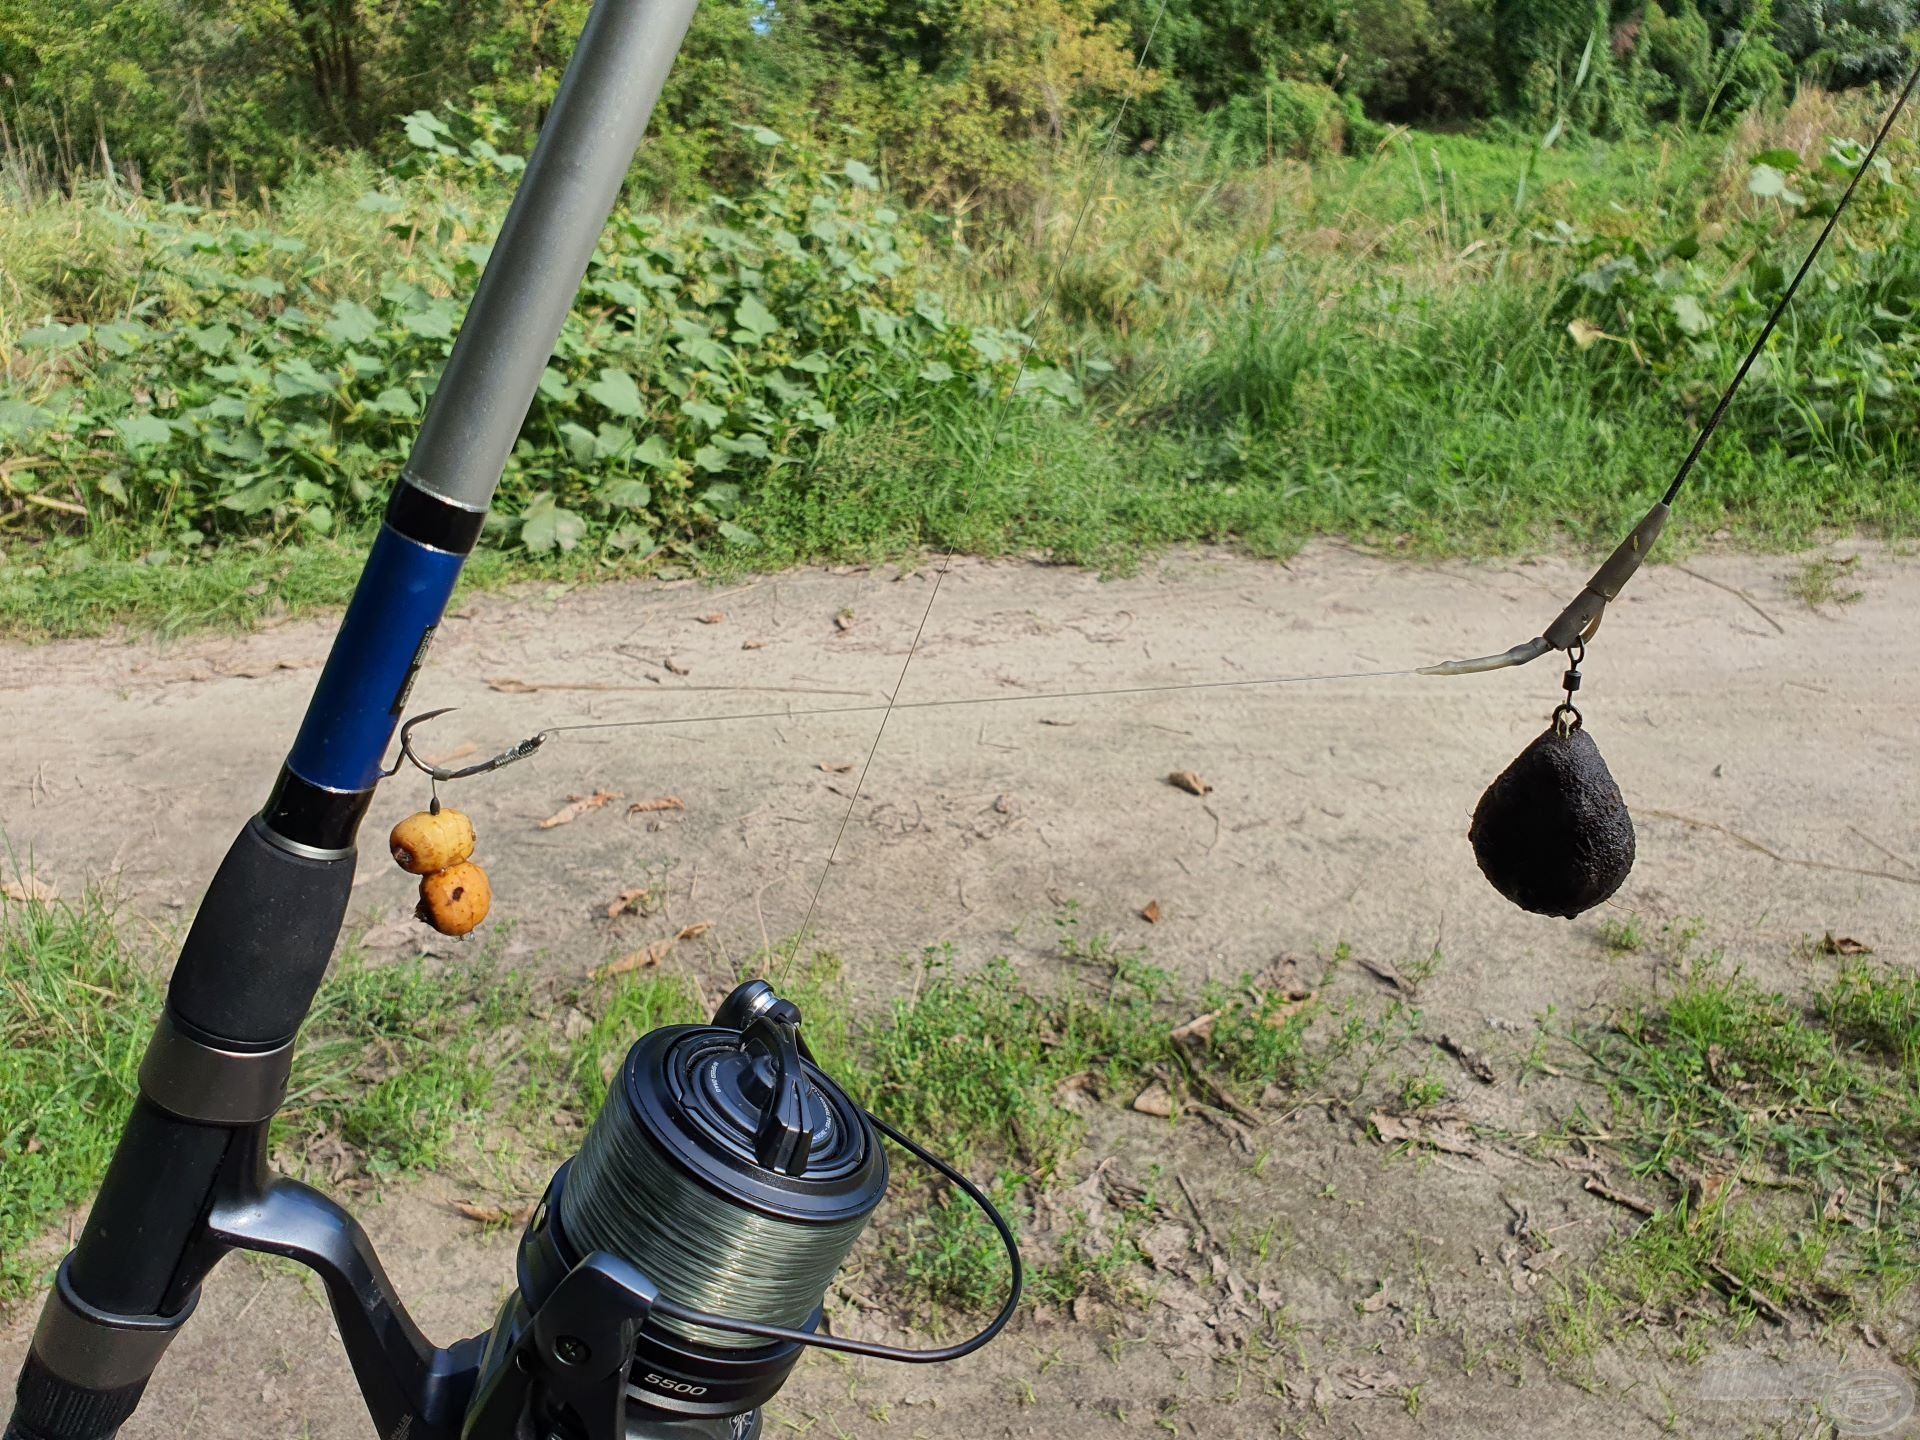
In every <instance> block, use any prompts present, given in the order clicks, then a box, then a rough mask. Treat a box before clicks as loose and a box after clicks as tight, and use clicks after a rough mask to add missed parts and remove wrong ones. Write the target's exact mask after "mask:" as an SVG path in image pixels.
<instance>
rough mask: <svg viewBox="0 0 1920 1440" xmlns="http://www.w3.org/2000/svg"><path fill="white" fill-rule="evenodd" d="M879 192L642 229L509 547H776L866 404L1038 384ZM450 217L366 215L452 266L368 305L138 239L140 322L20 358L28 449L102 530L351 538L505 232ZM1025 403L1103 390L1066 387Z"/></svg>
mask: <svg viewBox="0 0 1920 1440" xmlns="http://www.w3.org/2000/svg"><path fill="white" fill-rule="evenodd" d="M409 128H410V130H411V131H413V132H414V133H415V135H416V137H417V139H418V141H419V144H420V146H421V148H422V150H423V151H424V152H425V153H426V154H427V155H428V156H430V157H432V159H433V160H434V161H435V162H452V163H453V164H455V165H460V166H466V167H473V168H479V169H482V170H485V171H488V172H498V171H503V170H504V171H511V170H512V169H513V168H515V167H516V166H517V164H518V161H517V159H516V158H515V157H509V156H503V155H501V154H500V153H499V152H498V151H497V150H495V149H494V147H493V146H492V145H491V143H490V142H489V141H487V140H486V139H485V138H483V137H481V136H474V137H472V138H470V139H468V140H467V142H466V143H465V144H464V145H463V146H456V145H455V144H453V143H451V139H450V137H451V132H450V130H449V128H448V126H446V125H445V124H444V123H443V122H441V121H440V120H438V119H436V118H435V117H433V116H430V115H421V116H416V117H414V118H413V119H412V120H411V121H410V122H409ZM762 136H763V139H764V141H765V143H766V145H767V146H768V147H775V146H779V145H780V144H781V141H780V137H778V136H776V135H773V134H772V133H771V132H762ZM440 168H441V167H440V166H439V165H438V164H437V165H436V170H438V169H440ZM876 185H877V182H876V181H875V180H874V178H873V176H872V175H871V173H870V172H869V171H867V169H866V168H865V167H864V166H862V165H860V164H858V163H857V162H848V163H847V164H846V165H845V166H844V167H843V168H842V169H841V170H840V171H838V172H837V173H832V174H830V173H828V172H827V171H826V170H825V169H824V168H823V167H822V166H821V164H820V163H819V162H818V160H817V158H816V157H812V156H810V155H806V154H805V153H804V152H802V153H799V154H797V155H794V156H792V157H791V158H790V159H789V161H788V162H787V163H786V164H783V165H782V166H781V168H779V169H778V170H776V171H775V172H774V173H773V174H771V175H770V176H769V177H768V178H767V179H766V180H765V182H764V183H763V184H761V185H760V186H759V187H757V188H756V189H754V190H752V191H751V192H749V193H748V194H747V195H746V196H745V197H743V198H742V199H740V200H737V201H729V202H725V203H724V204H722V203H720V202H715V203H714V205H713V206H712V207H710V208H708V209H707V210H705V211H703V212H700V213H695V214H693V215H690V216H688V217H686V218H685V219H683V220H680V221H678V222H668V221H662V220H658V219H655V218H652V217H646V216H638V215H633V216H623V217H621V218H620V219H618V220H616V222H615V223H614V224H613V226H612V227H611V228H610V229H609V231H608V234H607V237H606V240H605V242H604V243H603V245H602V247H601V250H600V253H599V254H598V255H597V256H596V257H595V259H594V261H593V264H592V265H591V267H590V269H589V272H588V275H587V279H586V283H585V286H584V289H583V297H584V298H583V303H582V305H581V306H580V307H578V308H577V309H576V311H575V312H574V314H573V316H572V317H571V318H570V320H569V322H568V324H567V327H566V329H565V331H564V332H563V333H562V335H561V338H560V341H559V344H558V345H557V347H556V349H555V351H554V354H553V358H552V362H551V364H550V365H549V367H548V369H547V371H546V374H545V377H544V378H543V380H542V382H541V386H540V392H539V395H538V397H537V398H536V400H535V403H534V408H533V411H532V413H531V414H530V416H529V417H528V420H527V423H526V426H525V428H524V431H523V434H522V439H521V442H520V444H519V447H518V449H517V450H516V452H515V455H514V458H513V463H512V465H511V467H510V473H509V477H508V480H507V482H506V488H505V490H504V493H503V497H502V500H503V503H502V506H501V507H500V510H499V511H498V513H497V516H496V519H497V521H498V524H499V526H500V528H501V530H502V531H504V533H505V534H506V535H510V536H511V537H513V539H515V540H517V542H518V544H519V545H520V546H521V547H522V548H524V549H525V550H527V551H529V552H531V553H533V554H536V555H537V554H545V553H548V552H552V551H555V550H571V549H573V548H574V547H575V546H576V545H577V544H578V543H579V542H580V541H581V539H582V538H584V537H585V536H586V534H587V533H588V530H589V526H590V525H591V526H592V527H593V528H594V529H595V530H596V531H598V532H599V536H600V542H601V546H602V547H603V548H604V549H605V550H607V551H609V552H612V553H625V552H637V553H639V554H642V555H644V554H647V553H650V552H651V551H652V550H653V549H654V548H655V539H656V534H657V533H658V532H661V531H668V532H684V531H686V530H688V529H689V528H692V529H694V530H697V531H700V532H703V533H712V534H714V535H717V537H718V538H719V539H720V540H722V541H723V542H727V543H733V544H737V545H743V546H752V545H754V544H755V543H756V537H754V536H753V535H752V534H751V533H750V532H749V531H747V530H745V529H744V528H743V527H741V526H740V525H738V524H736V523H735V522H734V520H733V519H732V518H731V517H732V516H733V515H734V514H735V513H736V512H737V511H738V510H739V508H740V505H741V501H742V495H743V490H744V489H745V488H747V487H755V488H757V487H758V486H759V485H760V484H762V483H763V482H764V480H765V477H766V476H768V475H769V474H771V473H773V472H774V471H777V470H778V469H779V468H781V467H784V466H792V465H797V464H803V463H805V461H806V460H807V459H808V458H809V457H810V456H811V455H812V453H813V452H814V451H815V450H816V449H817V448H818V445H819V441H820V438H821V437H822V436H823V435H826V434H828V433H830V432H831V431H832V430H833V429H834V428H835V427H836V426H837V424H838V423H839V416H838V414H837V411H839V410H844V409H845V407H846V406H847V405H848V404H849V403H850V399H851V398H852V397H859V396H861V395H863V394H866V393H869V392H886V393H890V394H892V395H894V396H896V397H898V398H899V401H900V403H901V404H903V405H913V406H926V405H930V404H937V403H938V394H939V392H940V391H942V390H943V389H945V390H958V391H961V392H964V393H969V394H972V393H976V392H977V393H990V392H992V391H993V390H994V389H995V388H996V387H997V386H999V385H1000V384H1001V382H1002V381H1003V380H1004V381H1005V382H1006V383H1011V376H1012V367H1013V365H1014V363H1015V361H1016V360H1017V358H1018V356H1019V353H1020V350H1021V348H1022V345H1023V343H1024V337H1021V336H1018V335H1015V334H1012V333H1010V332H1005V331H1000V330H996V329H994V328H992V327H989V326H964V325H960V324H957V323H953V322H950V321H949V319H948V317H947V314H946V309H945V306H944V304H943V303H942V301H941V300H940V299H939V297H938V296H936V295H934V294H932V293H930V292H928V291H926V290H924V289H918V288H916V286H915V285H914V272H913V266H912V262H911V259H910V252H911V248H912V247H911V244H910V241H909V240H908V237H906V236H905V235H904V234H903V232H902V228H901V217H900V215H899V212H897V211H896V210H893V209H891V208H889V207H888V206H886V205H885V204H884V203H883V202H882V201H880V200H879V199H878V198H876V197H874V196H873V194H872V192H873V191H874V190H875V189H876ZM448 193H449V192H448V191H447V190H446V189H445V188H443V187H438V186H433V187H429V188H427V189H426V190H425V191H424V192H422V191H420V190H415V191H413V192H410V193H409V192H402V193H396V192H395V191H394V190H392V189H388V188H384V187H383V188H378V189H372V190H369V191H367V192H366V193H365V194H363V195H362V196H361V197H360V199H359V202H358V203H359V205H360V207H361V208H362V209H363V210H366V211H369V212H372V213H375V214H379V215H381V216H382V217H383V218H384V220H385V226H384V228H385V230H386V232H387V234H388V235H389V237H390V238H391V240H392V243H393V244H394V245H395V246H396V247H398V248H400V249H401V250H402V251H403V252H404V251H406V250H408V249H412V248H413V247H414V242H415V241H416V240H417V239H418V238H419V237H420V236H421V235H422V233H423V232H431V233H435V234H437V235H438V236H439V237H440V239H441V241H442V243H441V244H436V245H427V246H421V247H419V248H418V249H417V250H415V251H414V255H415V259H414V262H413V263H412V264H408V265H403V266H401V267H399V268H398V269H397V270H396V271H395V272H393V273H389V274H386V275H370V276H368V277H367V282H368V283H367V284H365V285H363V286H361V287H358V290H359V293H355V292H354V291H353V290H346V289H345V287H343V286H342V285H341V283H340V281H341V279H342V277H341V276H340V275H339V274H338V271H337V267H332V266H328V265H327V264H325V262H324V261H322V262H320V263H313V262H311V261H309V259H308V247H307V245H306V244H305V243H304V242H303V241H301V240H300V239H298V238H297V237H293V236H287V235H282V234H276V233H273V232H271V231H264V230H256V229H247V228H241V227H231V226H230V227H222V228H219V229H217V230H209V229H207V228H206V227H202V226H198V225H196V224H194V223H193V221H194V220H195V218H196V216H197V211H196V210H195V207H192V206H186V205H173V206H167V207H163V208H162V209H161V210H160V211H159V212H158V213H157V214H145V213H140V212H134V213H129V214H126V215H124V216H121V217H120V223H121V224H122V225H123V226H124V227H125V231H126V243H128V244H130V245H132V246H134V247H135V248H137V249H138V250H139V251H140V252H141V254H142V255H143V257H145V265H144V271H143V273H142V274H141V276H140V277H139V279H138V280H137V282H135V286H134V288H135V290H137V291H138V292H141V293H140V294H139V298H134V296H133V295H129V297H128V301H127V303H126V304H125V305H124V306H123V307H119V318H115V319H111V320H105V321H101V322H99V323H94V324H77V325H65V324H58V323H56V324H53V325H47V326H39V327H35V328H32V329H29V330H26V331H25V332H23V333H22V334H21V335H19V337H18V342H17V343H18V344H19V345H20V346H21V347H22V349H24V350H26V351H28V352H29V353H33V352H40V353H42V354H44V356H45V358H44V360H43V361H42V363H41V364H40V366H39V367H38V371H37V379H38V381H39V388H40V389H41V391H42V392H43V393H44V400H43V402H42V403H40V404H35V403H33V402H32V401H30V400H26V399H20V398H16V399H13V400H11V401H10V402H8V404H7V408H6V410H5V411H4V413H0V430H5V431H7V432H10V433H11V434H12V435H14V436H15V437H17V438H19V439H20V440H22V441H23V442H24V444H23V446H22V448H23V450H24V452H25V461H26V466H27V467H35V468H47V469H54V470H57V471H58V472H59V473H61V474H62V475H64V476H67V477H73V478H77V479H78V480H79V481H80V483H81V485H82V488H83V491H84V493H86V495H87V497H88V504H89V505H90V506H93V507H95V508H96V509H97V510H98V511H100V512H102V513H103V517H105V518H110V520H111V521H112V522H113V523H125V524H130V525H133V526H139V527H145V528H147V529H149V530H152V531H159V532H163V533H168V534H170V535H171V536H172V537H173V548H178V549H188V550H190V549H194V548H198V547H200V546H202V545H204V544H206V543H207V542H208V541H209V540H210V539H217V538H222V537H226V536H231V535H233V534H235V533H243V532H245V531H248V530H252V531H255V532H258V531H270V532H276V533H287V532H289V531H305V532H309V533H312V534H318V535H327V534H331V533H332V532H333V530H334V529H335V526H336V525H337V524H338V523H339V520H340V517H342V516H353V517H355V518H363V517H365V516H367V515H369V514H371V513H373V512H374V511H375V510H376V509H377V506H378V504H379V503H380V502H381V500H382V499H383V498H384V496H385V495H386V493H387V491H388V489H389V488H390V486H391V484H392V481H393V478H394V475H395V473H396V471H397V467H398V462H399V458H400V456H401V455H402V454H403V453H404V449H405V446H406V443H407V442H408V441H409V440H410V438H411V436H412V434H413V432H414V430H415V428H416V427H417V424H418V421H419V419H420V416H421V414H422V413H423V410H424V408H425V404H426V401H427V398H428V397H429V396H430V395H431V393H432V390H433V386H434V383H435V381H436V380H437V378H438V374H439V371H440V369H441V367H442V366H443V365H444V364H445V362H446V358H447V355H448V353H449V352H450V350H451V348H452V337H453V334H454V331H455V329H456V328H457V326H458V322H459V319H460V314H461V305H460V303H459V301H457V300H456V299H455V298H454V297H455V296H465V295H466V294H468V293H470V292H471V290H472V288H473V284H474V282H475V280H476V279H477V277H478V274H479V267H480V264H481V263H482V262H483V261H484V259H485V255H486V249H487V247H486V245H485V243H483V242H482V241H481V240H479V239H477V238H474V239H467V240H462V239H460V238H459V237H461V236H477V235H479V234H481V233H483V232H484V225H485V224H486V223H487V221H486V220H484V219H483V218H482V217H480V216H478V215H476V214H475V213H473V212H472V211H471V210H469V209H468V208H466V206H464V205H462V204H460V203H458V202H457V201H450V200H449V199H448ZM343 292H344V293H343ZM1022 379H1023V381H1027V382H1030V383H1032V384H1033V385H1035V386H1048V387H1050V388H1051V390H1052V391H1053V392H1054V393H1057V394H1060V395H1062V396H1067V397H1071V396H1072V395H1073V394H1074V393H1076V392H1075V390H1074V387H1073V382H1072V381H1071V379H1070V378H1068V377H1067V376H1065V375H1064V374H1063V373H1062V372H1060V371H1058V370H1055V369H1052V368H1050V367H1045V366H1034V367H1029V369H1028V371H1027V373H1026V374H1024V375H1023V376H1022ZM55 513H57V512H55Z"/></svg>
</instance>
